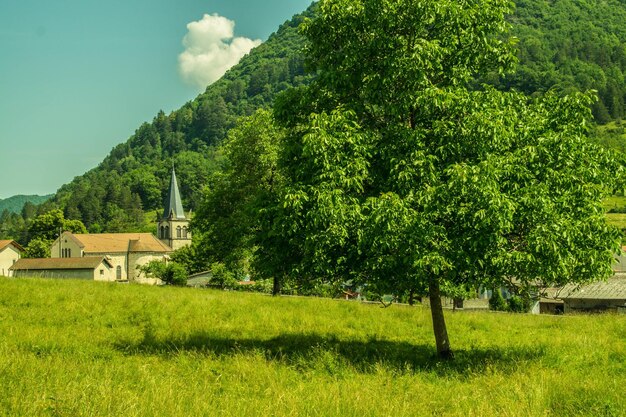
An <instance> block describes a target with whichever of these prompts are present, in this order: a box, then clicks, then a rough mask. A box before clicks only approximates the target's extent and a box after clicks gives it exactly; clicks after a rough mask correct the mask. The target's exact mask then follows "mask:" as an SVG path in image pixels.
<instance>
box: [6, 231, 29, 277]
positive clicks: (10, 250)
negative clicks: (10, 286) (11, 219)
mask: <svg viewBox="0 0 626 417" xmlns="http://www.w3.org/2000/svg"><path fill="white" fill-rule="evenodd" d="M22 252H24V248H23V247H21V246H20V245H19V244H18V243H17V242H16V241H14V240H0V276H5V277H8V276H11V270H10V268H11V266H13V264H14V263H16V262H17V261H18V260H19V259H20V257H21V254H22Z"/></svg>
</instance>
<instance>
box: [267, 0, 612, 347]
mask: <svg viewBox="0 0 626 417" xmlns="http://www.w3.org/2000/svg"><path fill="white" fill-rule="evenodd" d="M509 8H510V2H509V1H506V0H482V1H481V0H321V1H320V4H319V9H320V11H319V16H318V17H317V18H315V19H314V20H311V21H308V22H307V23H305V25H304V29H303V32H304V34H305V35H306V37H307V39H308V48H307V56H308V59H309V64H310V66H311V68H312V69H313V70H315V71H317V73H318V77H317V79H316V81H315V82H314V83H313V85H312V86H311V87H309V88H306V89H300V90H298V91H291V92H290V93H287V94H286V95H284V96H283V97H282V98H281V99H280V100H278V102H277V104H276V110H275V114H276V116H277V118H278V119H279V120H280V121H281V122H282V123H283V124H284V125H285V126H286V127H288V128H289V132H290V133H289V134H288V139H287V140H286V146H285V149H284V152H283V154H282V156H281V159H280V161H281V164H282V165H281V166H282V170H283V173H284V175H285V176H286V179H287V184H288V185H287V186H286V188H285V189H284V193H283V194H282V200H281V201H280V204H279V205H278V208H277V210H278V212H280V216H279V217H278V221H277V222H276V224H275V225H273V228H274V230H275V231H276V232H277V233H282V234H283V235H284V238H283V239H282V240H281V242H285V241H291V242H297V243H294V247H297V248H298V251H299V255H300V256H299V257H294V258H292V259H294V260H297V262H294V263H293V264H292V265H290V268H291V270H292V271H295V272H297V273H298V274H299V275H301V276H315V277H322V278H326V279H346V278H351V279H353V280H356V281H357V282H362V283H365V284H368V285H370V286H373V287H376V288H378V289H379V290H381V291H391V292H395V293H397V292H400V291H413V292H423V293H424V294H428V296H429V299H430V306H431V311H432V320H433V328H434V333H435V339H436V342H437V343H436V344H437V352H438V354H439V356H440V357H443V358H449V357H452V350H451V348H450V343H449V339H448V335H447V330H446V325H445V320H444V314H443V309H442V305H441V295H442V292H443V293H445V292H446V290H447V289H452V288H459V287H477V286H479V285H487V286H491V287H493V286H498V285H502V284H507V283H510V282H511V281H512V280H516V282H517V283H519V284H521V285H529V286H530V285H556V284H562V283H565V282H570V281H576V282H586V281H591V280H597V279H601V278H603V277H606V276H607V275H608V274H610V273H611V268H610V265H611V261H612V255H613V253H614V252H615V251H616V250H617V249H618V247H619V233H618V232H617V231H616V230H615V229H612V228H610V227H609V226H607V224H606V222H605V219H604V216H603V209H602V206H601V199H602V197H603V195H604V194H605V193H606V192H607V191H609V190H610V184H611V179H612V177H611V170H612V168H614V165H613V164H612V162H611V160H610V158H608V157H607V156H606V155H605V154H604V153H603V152H602V151H600V150H599V149H597V148H595V147H593V146H592V145H591V144H589V143H588V141H587V139H586V138H585V136H584V135H585V131H586V126H587V125H586V123H587V121H588V120H589V118H590V116H591V115H590V111H589V105H590V104H591V102H592V100H593V97H592V96H591V95H574V96H568V97H557V96H556V95H553V94H547V95H546V96H545V97H541V98H535V99H530V98H528V97H526V96H524V95H523V94H520V93H515V92H509V93H504V92H500V91H496V90H494V89H491V88H487V87H484V88H481V89H479V90H478V91H471V90H470V89H469V88H468V87H467V86H468V84H469V83H470V81H471V80H472V79H473V78H474V77H476V76H477V75H479V74H481V73H485V72H487V71H497V72H500V73H505V72H507V71H510V69H511V68H512V66H513V64H514V58H513V53H512V50H513V44H514V41H513V40H511V39H508V38H507V35H506V33H507V29H508V27H507V24H506V23H505V20H504V17H505V15H506V14H507V13H509V12H510V9H509ZM277 250H278V249H277Z"/></svg>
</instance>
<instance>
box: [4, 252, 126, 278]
mask: <svg viewBox="0 0 626 417" xmlns="http://www.w3.org/2000/svg"><path fill="white" fill-rule="evenodd" d="M11 271H12V272H13V276H15V277H18V278H19V277H39V278H76V279H93V280H96V281H114V280H115V274H114V272H113V265H112V264H111V263H110V262H109V261H108V260H107V259H106V258H105V257H103V256H100V257H95V256H94V257H91V256H88V257H84V258H43V259H20V260H19V261H17V262H16V263H15V265H13V266H11Z"/></svg>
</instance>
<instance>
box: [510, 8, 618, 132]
mask: <svg viewBox="0 0 626 417" xmlns="http://www.w3.org/2000/svg"><path fill="white" fill-rule="evenodd" d="M515 3H516V5H517V8H516V11H515V14H514V15H513V16H511V17H510V19H509V21H510V22H511V23H512V25H513V26H512V33H513V34H514V35H515V36H517V37H518V38H519V39H520V42H519V45H518V48H519V52H518V57H519V61H520V63H519V65H518V69H517V71H516V73H515V74H513V75H509V76H507V77H505V78H504V79H503V80H501V81H500V82H499V85H501V86H504V87H512V88H516V89H518V90H521V91H524V92H525V93H529V94H532V93H534V92H544V91H547V90H548V89H551V88H556V89H557V90H559V91H563V92H570V91H573V90H589V89H594V90H597V91H598V96H599V99H600V100H599V101H598V103H597V104H596V105H594V107H593V112H594V116H595V118H596V121H597V122H598V123H606V122H608V121H610V120H612V119H620V118H623V117H624V115H625V114H626V106H625V105H624V103H625V102H626V83H625V81H624V77H625V75H626V24H624V22H626V1H624V0H516V1H515Z"/></svg>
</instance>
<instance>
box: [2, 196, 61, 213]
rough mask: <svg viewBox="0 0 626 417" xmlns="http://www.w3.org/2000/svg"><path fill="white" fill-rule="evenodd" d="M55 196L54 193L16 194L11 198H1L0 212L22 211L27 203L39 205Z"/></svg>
mask: <svg viewBox="0 0 626 417" xmlns="http://www.w3.org/2000/svg"><path fill="white" fill-rule="evenodd" d="M52 197H54V194H48V195H21V194H20V195H14V196H12V197H9V198H5V199H0V213H2V212H3V211H5V210H6V211H8V212H10V213H21V212H22V208H23V207H24V205H25V204H26V203H31V204H34V205H39V204H41V203H45V202H46V201H48V200H50V199H51V198H52Z"/></svg>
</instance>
